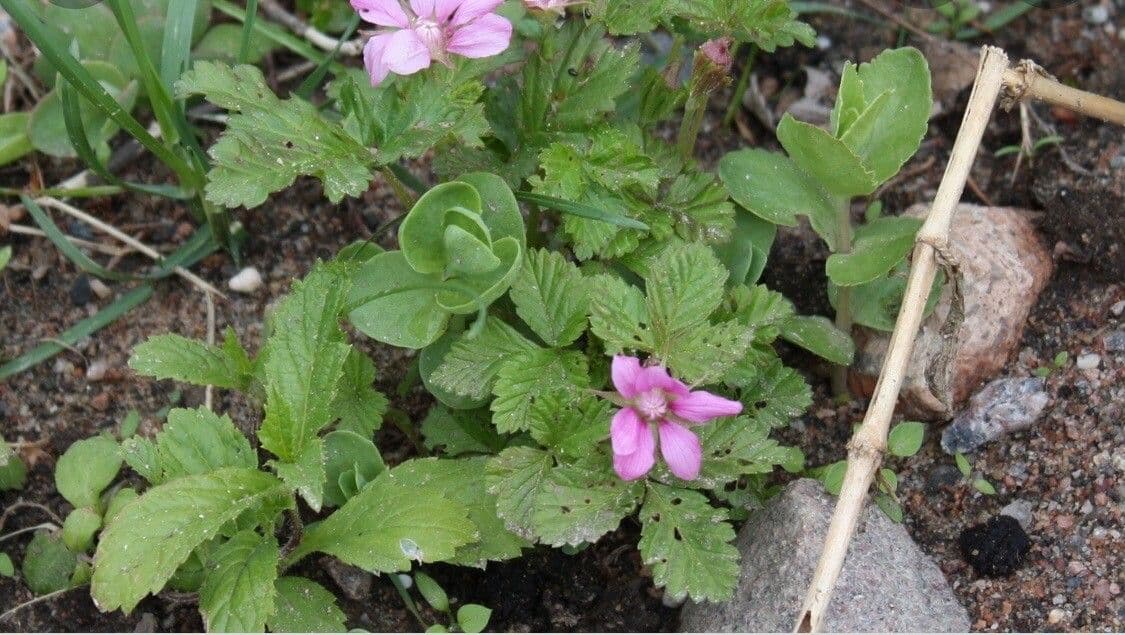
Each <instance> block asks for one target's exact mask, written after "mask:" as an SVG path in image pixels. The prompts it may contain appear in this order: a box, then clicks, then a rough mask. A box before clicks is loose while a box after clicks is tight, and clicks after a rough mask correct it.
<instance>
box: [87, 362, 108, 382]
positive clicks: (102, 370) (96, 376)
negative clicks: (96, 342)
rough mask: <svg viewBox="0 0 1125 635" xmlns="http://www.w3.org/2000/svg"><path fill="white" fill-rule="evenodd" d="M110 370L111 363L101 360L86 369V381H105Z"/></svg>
mask: <svg viewBox="0 0 1125 635" xmlns="http://www.w3.org/2000/svg"><path fill="white" fill-rule="evenodd" d="M108 370H109V362H107V361H105V360H104V359H99V360H97V361H95V362H93V363H92V364H90V365H89V366H87V367H86V379H87V381H101V380H103V379H105V374H106V371H108Z"/></svg>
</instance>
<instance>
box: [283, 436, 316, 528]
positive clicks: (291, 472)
mask: <svg viewBox="0 0 1125 635" xmlns="http://www.w3.org/2000/svg"><path fill="white" fill-rule="evenodd" d="M270 465H272V466H273V468H274V470H275V471H276V472H277V475H278V476H279V477H281V480H283V481H285V484H286V485H288V486H289V487H290V488H292V489H295V490H297V492H298V493H299V494H300V495H301V498H303V499H305V502H306V503H308V504H309V507H310V508H311V509H312V510H313V511H314V512H319V511H320V508H321V506H322V505H323V504H324V483H325V481H326V480H327V476H326V475H325V468H324V440H323V439H321V438H319V437H313V438H312V439H309V440H307V441H305V444H304V446H303V447H302V448H301V452H300V454H298V455H297V456H296V457H294V460H293V461H292V462H288V461H270Z"/></svg>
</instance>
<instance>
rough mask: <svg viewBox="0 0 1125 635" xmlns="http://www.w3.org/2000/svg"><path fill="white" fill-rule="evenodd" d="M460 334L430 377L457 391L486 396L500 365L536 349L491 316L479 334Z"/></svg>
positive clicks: (475, 395)
mask: <svg viewBox="0 0 1125 635" xmlns="http://www.w3.org/2000/svg"><path fill="white" fill-rule="evenodd" d="M473 335H474V334H473V333H472V332H471V331H469V332H466V333H465V334H463V335H461V337H460V338H459V339H458V340H457V342H456V343H455V344H454V345H453V347H452V348H450V349H449V353H447V354H446V355H445V358H444V360H443V361H442V364H441V366H439V367H438V368H437V370H435V371H434V373H433V375H431V377H430V380H431V381H432V382H433V383H434V384H436V385H438V386H440V387H442V388H444V389H445V390H448V391H450V392H453V393H455V394H458V395H463V396H465V397H469V398H471V399H485V398H487V397H488V396H489V395H490V394H491V392H492V387H493V384H494V383H495V381H496V374H497V373H498V372H499V370H500V367H501V366H503V365H504V363H505V362H506V361H508V360H509V359H511V358H512V357H514V356H516V355H518V354H520V353H525V352H529V351H534V350H537V347H536V346H535V344H534V343H533V342H531V340H528V339H527V338H526V337H524V336H522V335H520V334H519V332H517V331H516V330H515V329H514V328H512V327H510V326H508V325H507V324H505V323H504V322H502V321H501V320H499V319H496V318H489V320H488V321H487V322H486V323H485V325H484V330H482V331H481V332H480V333H479V334H476V335H475V337H474V336H473Z"/></svg>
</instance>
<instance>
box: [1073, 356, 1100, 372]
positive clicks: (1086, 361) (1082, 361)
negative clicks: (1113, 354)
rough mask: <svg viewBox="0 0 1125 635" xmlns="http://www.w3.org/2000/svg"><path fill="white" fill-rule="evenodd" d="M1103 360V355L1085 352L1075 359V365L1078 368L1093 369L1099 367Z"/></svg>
mask: <svg viewBox="0 0 1125 635" xmlns="http://www.w3.org/2000/svg"><path fill="white" fill-rule="evenodd" d="M1101 362H1102V358H1101V355H1098V354H1097V353H1085V354H1082V355H1079V356H1078V359H1076V360H1074V366H1075V368H1077V369H1078V370H1093V369H1095V368H1097V367H1098V364H1100V363H1101Z"/></svg>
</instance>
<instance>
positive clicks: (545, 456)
mask: <svg viewBox="0 0 1125 635" xmlns="http://www.w3.org/2000/svg"><path fill="white" fill-rule="evenodd" d="M553 466H554V460H553V459H552V458H551V455H550V454H549V453H547V452H545V451H543V450H539V449H536V448H529V447H522V446H517V447H512V448H507V449H505V450H504V451H502V452H500V454H498V455H496V456H495V457H493V458H492V459H490V460H489V461H488V463H487V464H486V465H485V474H486V475H487V477H486V479H487V480H486V482H487V484H488V492H489V493H490V494H493V495H495V496H496V514H497V515H498V516H499V517H500V518H501V519H502V520H503V521H504V526H505V527H506V528H507V529H508V531H510V532H512V533H514V534H516V535H517V536H520V537H522V538H525V539H527V540H532V539H534V538H535V530H534V523H532V520H531V516H532V512H533V511H534V508H535V501H536V498H537V497H538V495H539V492H540V490H541V489H542V487H543V483H544V481H545V479H546V478H547V474H548V472H549V471H550V470H551V468H552V467H553Z"/></svg>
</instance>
